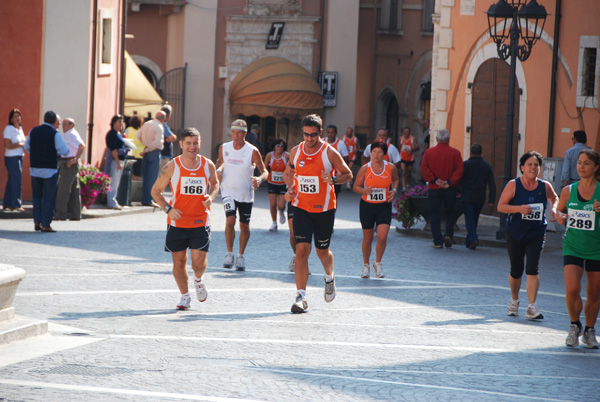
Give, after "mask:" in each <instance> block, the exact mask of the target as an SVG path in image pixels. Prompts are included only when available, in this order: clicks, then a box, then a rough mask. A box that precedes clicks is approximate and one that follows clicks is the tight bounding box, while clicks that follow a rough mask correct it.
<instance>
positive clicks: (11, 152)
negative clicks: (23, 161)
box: [4, 124, 25, 156]
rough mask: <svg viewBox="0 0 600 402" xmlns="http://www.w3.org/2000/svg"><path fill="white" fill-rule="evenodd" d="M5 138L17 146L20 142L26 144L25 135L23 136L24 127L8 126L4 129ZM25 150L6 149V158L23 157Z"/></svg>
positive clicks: (20, 148) (21, 148)
mask: <svg viewBox="0 0 600 402" xmlns="http://www.w3.org/2000/svg"><path fill="white" fill-rule="evenodd" d="M4 138H5V139H8V140H10V142H11V143H13V144H17V143H19V142H25V134H23V128H22V127H19V128H17V127H15V126H13V125H12V124H9V125H7V126H6V127H5V128H4ZM24 153H25V150H24V149H23V147H19V148H15V149H6V151H5V152H4V156H23V154H24Z"/></svg>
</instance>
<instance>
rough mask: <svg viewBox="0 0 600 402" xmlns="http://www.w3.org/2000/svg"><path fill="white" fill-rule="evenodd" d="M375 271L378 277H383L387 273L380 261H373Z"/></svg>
mask: <svg viewBox="0 0 600 402" xmlns="http://www.w3.org/2000/svg"><path fill="white" fill-rule="evenodd" d="M373 272H375V276H376V277H377V278H383V277H385V275H384V274H383V266H382V265H381V263H380V262H374V263H373Z"/></svg>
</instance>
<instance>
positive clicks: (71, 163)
mask: <svg viewBox="0 0 600 402" xmlns="http://www.w3.org/2000/svg"><path fill="white" fill-rule="evenodd" d="M62 128H63V137H64V140H65V143H66V144H67V147H68V148H69V153H68V154H66V155H64V156H63V157H62V158H61V159H60V163H59V167H58V190H57V191H56V208H55V209H56V214H55V217H54V219H55V220H57V221H64V220H66V219H67V218H68V219H70V220H72V221H78V220H80V219H81V191H80V189H79V158H80V157H81V155H82V154H83V150H84V149H85V144H84V143H83V140H82V139H81V136H80V135H79V133H78V132H77V130H76V129H75V120H73V119H72V118H70V117H69V118H66V119H64V120H63V122H62Z"/></svg>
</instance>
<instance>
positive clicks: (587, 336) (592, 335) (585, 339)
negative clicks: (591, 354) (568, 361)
mask: <svg viewBox="0 0 600 402" xmlns="http://www.w3.org/2000/svg"><path fill="white" fill-rule="evenodd" d="M581 343H583V344H584V345H585V346H587V347H588V348H590V349H598V341H597V340H596V330H595V329H594V328H588V329H587V330H586V331H585V332H584V333H583V336H582V337H581Z"/></svg>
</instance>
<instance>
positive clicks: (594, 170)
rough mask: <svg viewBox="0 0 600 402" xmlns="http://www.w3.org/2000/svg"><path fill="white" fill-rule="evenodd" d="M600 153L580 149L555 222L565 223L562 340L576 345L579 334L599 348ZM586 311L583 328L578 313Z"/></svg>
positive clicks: (590, 346) (591, 346) (589, 344)
mask: <svg viewBox="0 0 600 402" xmlns="http://www.w3.org/2000/svg"><path fill="white" fill-rule="evenodd" d="M599 166H600V155H599V154H598V152H596V151H594V150H592V149H583V150H581V151H579V156H578V158H577V174H578V175H579V177H580V180H579V181H578V182H575V183H573V184H571V185H568V186H566V187H564V188H563V189H562V192H561V194H560V203H559V204H558V211H559V212H558V214H557V218H558V222H559V223H560V224H561V225H563V224H565V223H566V226H567V230H566V232H565V238H564V241H563V256H564V257H563V259H564V264H565V268H564V273H565V288H566V298H565V301H566V304H567V311H568V313H569V318H570V319H571V324H570V326H569V333H568V335H567V339H566V341H565V343H566V345H567V346H569V347H575V346H577V345H579V336H580V335H582V337H581V342H583V343H584V344H585V345H586V346H587V347H588V348H592V349H598V341H597V340H596V330H595V329H594V325H596V319H597V318H598V310H599V308H600V219H599V217H600V202H598V200H600V185H598V184H599V183H598V181H599V180H598V178H599V175H600V172H599V169H598V167H599ZM584 272H585V276H586V282H587V289H586V294H587V299H586V301H585V307H584V306H583V302H582V300H581V277H582V276H583V273H584ZM581 310H583V311H584V313H585V328H583V327H582V325H581V321H579V316H580V314H581Z"/></svg>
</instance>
